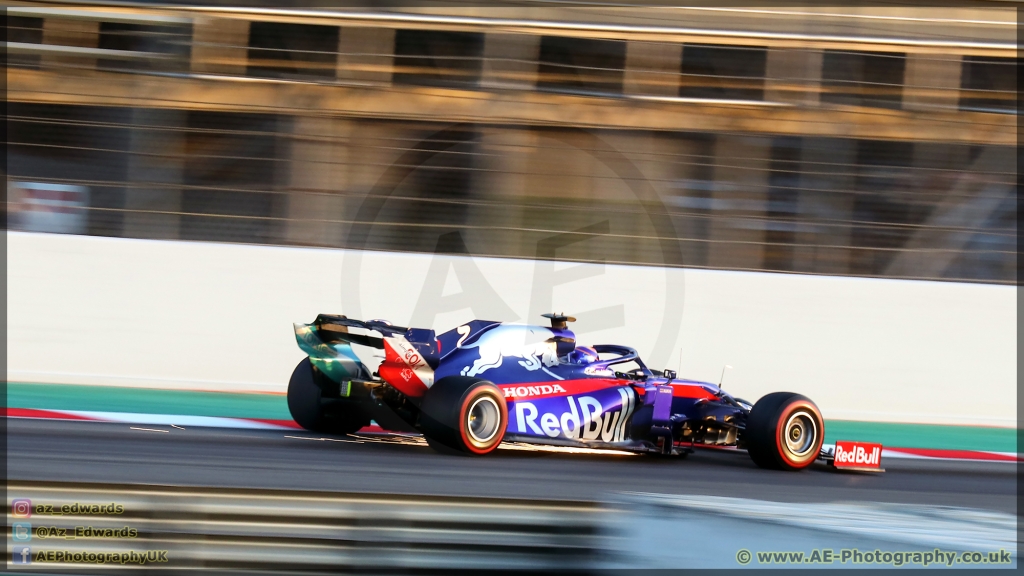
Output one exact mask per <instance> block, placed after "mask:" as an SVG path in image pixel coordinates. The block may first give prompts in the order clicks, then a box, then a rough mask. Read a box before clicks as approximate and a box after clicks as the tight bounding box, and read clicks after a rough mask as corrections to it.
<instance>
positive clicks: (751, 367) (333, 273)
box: [7, 232, 1017, 426]
mask: <svg viewBox="0 0 1024 576" xmlns="http://www.w3.org/2000/svg"><path fill="white" fill-rule="evenodd" d="M7 240H8V252H7V257H8V260H7V273H8V293H7V298H8V300H7V310H8V322H7V338H8V343H7V361H8V379H9V380H11V381H20V382H59V383H80V384H114V385H131V386H147V387H158V388H179V389H212V390H227V391H265V392H284V391H285V388H286V384H287V380H288V376H289V374H290V372H291V370H292V368H293V367H294V365H295V364H296V363H297V362H298V361H299V360H300V359H301V357H302V354H301V352H300V351H299V350H298V348H297V347H296V346H295V343H294V339H293V336H292V332H291V323H292V322H296V321H303V322H308V321H311V320H312V319H313V318H314V317H315V316H316V314H317V313H318V312H333V313H344V314H348V315H349V316H352V317H358V318H364V319H369V318H386V319H389V320H391V321H392V322H394V323H396V324H402V325H407V324H408V323H413V324H415V325H417V326H433V327H434V328H436V329H441V330H446V329H449V328H452V327H454V326H455V325H457V324H458V323H461V322H463V321H465V320H469V319H471V318H472V317H482V318H489V319H494V320H519V321H526V320H530V321H534V322H537V321H540V322H542V320H541V319H539V318H537V317H536V315H537V314H539V313H540V312H542V311H549V310H557V311H563V310H564V311H565V312H567V313H574V314H576V315H577V316H578V317H579V319H580V321H579V322H578V323H577V324H576V328H577V333H578V335H579V340H580V341H581V342H583V343H624V344H629V345H633V346H635V347H636V348H638V349H639V350H640V352H641V354H642V356H643V357H644V358H646V359H647V360H648V363H649V364H651V365H652V366H653V367H655V368H665V367H669V368H673V369H681V375H685V376H688V377H693V378H699V379H706V380H712V381H717V380H718V378H719V375H720V373H721V370H722V366H723V365H724V364H730V365H732V366H733V367H734V369H733V370H730V371H729V372H728V373H727V374H726V378H725V383H724V387H725V389H726V390H729V391H731V392H732V393H734V394H737V395H739V396H741V397H744V398H747V399H750V400H755V399H757V398H758V397H760V396H761V395H763V394H765V393H767V392H771V391H775V390H791V391H796V392H802V393H804V394H806V395H808V396H810V397H811V398H812V399H814V400H815V401H816V402H817V403H818V405H819V406H820V407H821V409H822V411H823V412H824V415H825V417H826V418H836V419H850V420H871V421H901V422H934V423H958V424H980V425H998V426H1013V425H1015V422H1016V405H1017V404H1016V394H1017V391H1016V379H1017V352H1016V350H1017V329H1016V328H1017V326H1016V322H1017V314H1016V310H1017V304H1016V289H1015V288H1014V287H1012V286H994V285H981V284H956V283H941V282H915V281H901V280H872V279H855V278H840V277H827V276H799V275H783V274H762V273H745V272H720V271H708V270H685V269H672V270H665V269H660V268H651V267H632V266H612V265H607V266H605V265H600V264H587V265H580V264H573V263H551V262H532V261H524V260H510V259H488V258H467V257H448V256H445V257H440V256H437V257H436V256H433V255H430V254H396V253H384V252H355V251H343V250H327V249H310V248H286V247H267V246H249V245H231V244H207V243H198V242H173V241H159V240H127V239H112V238H100V237H86V236H69V235H48V234H32V233H18V232H8V233H7Z"/></svg>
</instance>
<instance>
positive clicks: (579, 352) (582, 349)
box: [569, 346, 600, 365]
mask: <svg viewBox="0 0 1024 576" xmlns="http://www.w3.org/2000/svg"><path fill="white" fill-rule="evenodd" d="M598 360H600V358H599V357H598V355H597V350H594V349H593V348H591V347H589V346H577V347H576V349H575V350H573V351H572V352H569V362H570V363H572V364H583V365H586V364H590V363H593V362H597V361H598Z"/></svg>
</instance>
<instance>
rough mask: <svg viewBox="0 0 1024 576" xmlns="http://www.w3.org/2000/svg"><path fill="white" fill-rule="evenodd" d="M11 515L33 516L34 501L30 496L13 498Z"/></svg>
mask: <svg viewBox="0 0 1024 576" xmlns="http://www.w3.org/2000/svg"><path fill="white" fill-rule="evenodd" d="M11 516H14V517H15V518H30V517H31V516H32V501H31V500H29V499H28V498H15V499H14V500H11Z"/></svg>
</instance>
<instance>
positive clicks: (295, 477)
mask: <svg viewBox="0 0 1024 576" xmlns="http://www.w3.org/2000/svg"><path fill="white" fill-rule="evenodd" d="M133 427H134V428H144V429H149V430H167V432H152V431H148V430H133V429H132V428H133ZM289 436H292V438H289ZM319 437H320V435H318V434H313V433H309V432H305V431H281V430H238V429H217V428H189V429H185V430H181V429H177V428H172V427H169V426H149V425H132V424H121V423H116V424H115V423H98V422H69V421H58V420H29V419H18V418H10V419H8V420H7V466H8V470H7V473H8V478H9V479H11V480H50V481H72V482H73V481H81V482H115V483H142V484H161V485H178V486H213V487H237V488H267V489H298V490H329V491H342V492H371V493H399V494H428V495H453V496H484V497H503V498H527V499H544V500H550V499H555V500H600V499H601V498H602V497H604V496H606V495H607V494H609V493H613V492H623V491H629V492H656V493H661V494H690V495H694V494H698V495H699V494H703V495H714V496H731V497H739V498H756V499H762V500H774V501H780V502H849V501H869V502H895V503H906V504H928V505H941V506H960V507H969V508H980V509H987V510H995V511H1000V512H1006V513H1014V514H1015V513H1016V505H1017V498H1016V494H1017V479H1016V470H1017V467H1016V465H1014V464H1007V463H980V462H935V461H921V460H893V459H889V460H887V461H883V466H884V467H885V468H886V470H887V471H886V472H885V473H883V474H864V473H861V474H857V473H839V472H836V471H834V470H832V469H830V468H827V467H825V466H824V465H820V466H819V465H815V467H813V468H811V469H809V470H805V471H803V472H796V473H794V472H778V471H768V470H761V469H759V468H757V467H755V466H754V464H753V463H752V462H751V461H750V459H749V458H748V457H747V456H746V454H745V453H741V452H732V453H725V452H721V451H712V450H701V451H698V452H697V453H696V454H693V455H691V456H690V457H689V458H687V459H685V460H684V459H678V458H659V457H653V456H641V455H617V454H595V453H584V454H580V453H567V452H564V451H560V450H547V449H540V450H536V449H531V448H529V447H522V449H516V447H514V446H513V447H510V448H507V449H506V448H502V449H499V450H498V451H497V452H496V453H493V454H491V455H489V456H486V457H467V456H456V455H444V454H438V453H436V452H434V451H433V450H431V449H430V448H428V447H427V446H426V445H425V444H423V441H422V439H420V438H418V437H405V438H403V437H381V436H369V435H366V436H359V437H345V436H337V437H332V440H316V439H315V438H319ZM311 438H312V439H311Z"/></svg>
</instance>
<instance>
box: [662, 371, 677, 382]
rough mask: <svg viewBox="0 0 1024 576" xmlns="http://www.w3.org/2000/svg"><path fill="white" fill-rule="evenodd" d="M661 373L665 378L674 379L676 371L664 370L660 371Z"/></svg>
mask: <svg viewBox="0 0 1024 576" xmlns="http://www.w3.org/2000/svg"><path fill="white" fill-rule="evenodd" d="M662 374H663V375H664V376H665V378H668V379H669V380H675V379H676V371H675V370H665V371H664V372H662Z"/></svg>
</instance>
